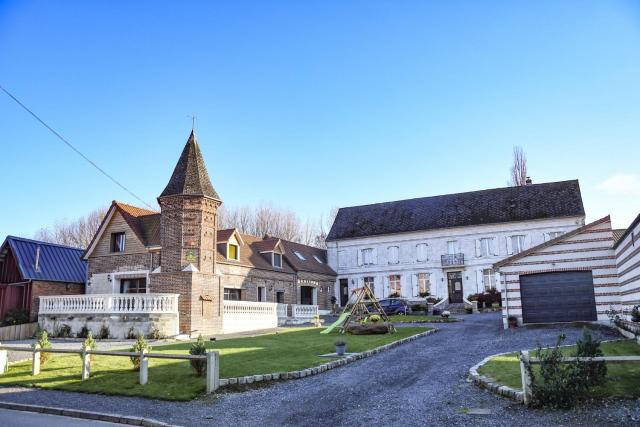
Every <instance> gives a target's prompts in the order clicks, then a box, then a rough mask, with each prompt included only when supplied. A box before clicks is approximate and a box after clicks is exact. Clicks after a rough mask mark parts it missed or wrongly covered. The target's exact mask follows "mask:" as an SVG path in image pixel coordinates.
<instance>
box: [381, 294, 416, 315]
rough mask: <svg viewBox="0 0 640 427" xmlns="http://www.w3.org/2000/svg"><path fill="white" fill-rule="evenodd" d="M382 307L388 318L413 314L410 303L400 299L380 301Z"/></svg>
mask: <svg viewBox="0 0 640 427" xmlns="http://www.w3.org/2000/svg"><path fill="white" fill-rule="evenodd" d="M380 307H382V310H383V311H384V314H386V315H387V316H392V315H394V314H411V306H410V305H409V303H408V302H407V301H405V300H403V299H400V298H387V299H383V300H380Z"/></svg>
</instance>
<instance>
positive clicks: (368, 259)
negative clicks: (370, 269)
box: [361, 248, 375, 265]
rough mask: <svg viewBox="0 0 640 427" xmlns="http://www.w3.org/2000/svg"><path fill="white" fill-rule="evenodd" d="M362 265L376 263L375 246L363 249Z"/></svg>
mask: <svg viewBox="0 0 640 427" xmlns="http://www.w3.org/2000/svg"><path fill="white" fill-rule="evenodd" d="M361 253H362V265H373V264H375V260H374V254H373V248H367V249H362V252H361Z"/></svg>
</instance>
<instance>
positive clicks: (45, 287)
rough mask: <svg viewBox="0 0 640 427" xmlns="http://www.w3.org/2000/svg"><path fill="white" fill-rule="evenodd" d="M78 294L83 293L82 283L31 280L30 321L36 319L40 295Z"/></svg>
mask: <svg viewBox="0 0 640 427" xmlns="http://www.w3.org/2000/svg"><path fill="white" fill-rule="evenodd" d="M78 294H84V284H81V283H61V282H41V281H33V282H32V283H31V310H30V312H29V317H30V318H31V321H33V322H35V321H37V320H38V309H39V307H40V297H44V296H51V295H78Z"/></svg>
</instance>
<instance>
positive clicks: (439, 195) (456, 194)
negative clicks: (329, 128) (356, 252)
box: [338, 179, 579, 210]
mask: <svg viewBox="0 0 640 427" xmlns="http://www.w3.org/2000/svg"><path fill="white" fill-rule="evenodd" d="M566 182H578V183H579V180H578V179H565V180H563V181H551V182H540V183H537V184H528V185H518V186H506V187H494V188H485V189H482V190H470V191H461V192H458V193H447V194H436V195H433V196H420V197H410V198H408V199H398V200H389V201H386V202H377V203H367V204H364V205H353V206H345V207H342V208H338V209H339V210H341V209H351V208H363V207H368V206H376V205H384V204H386V203H399V202H407V201H412V200H423V199H431V198H437V197H450V196H458V195H464V194H472V193H484V192H489V191H495V190H506V189H509V188H530V187H539V186H542V185H551V184H562V183H566Z"/></svg>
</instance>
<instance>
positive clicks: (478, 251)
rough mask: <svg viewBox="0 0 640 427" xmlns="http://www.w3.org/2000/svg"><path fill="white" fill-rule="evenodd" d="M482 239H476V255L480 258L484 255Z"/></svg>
mask: <svg viewBox="0 0 640 427" xmlns="http://www.w3.org/2000/svg"><path fill="white" fill-rule="evenodd" d="M481 246H482V241H481V240H480V239H476V257H478V258H480V257H481V256H482V247H481Z"/></svg>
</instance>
